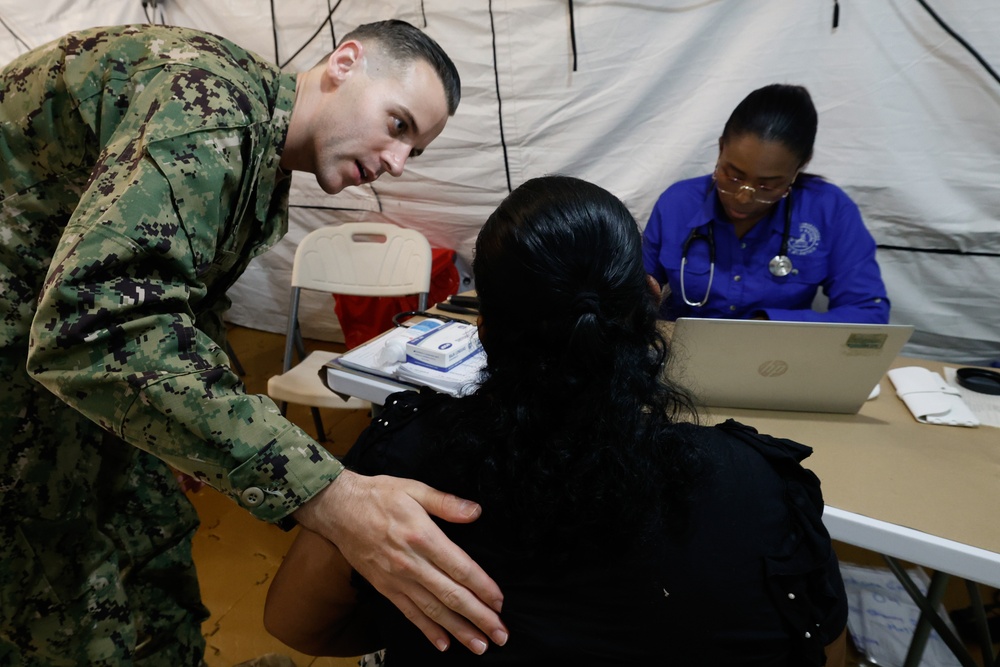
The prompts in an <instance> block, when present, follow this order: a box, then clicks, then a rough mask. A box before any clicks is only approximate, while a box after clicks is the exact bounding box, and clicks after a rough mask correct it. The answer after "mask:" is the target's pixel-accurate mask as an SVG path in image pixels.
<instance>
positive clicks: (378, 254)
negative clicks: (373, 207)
mask: <svg viewBox="0 0 1000 667" xmlns="http://www.w3.org/2000/svg"><path fill="white" fill-rule="evenodd" d="M431 264H432V256H431V246H430V244H429V243H428V242H427V239H426V238H424V235H423V234H421V233H420V232H418V231H416V230H414V229H405V228H403V227H397V226H396V225H392V224H388V223H382V222H348V223H344V224H342V225H336V226H330V227H321V228H319V229H316V230H314V231H312V232H310V233H309V234H307V235H306V236H305V238H303V239H302V241H301V242H300V243H299V246H298V248H297V249H296V250H295V260H294V263H293V264H292V287H297V288H302V289H312V290H321V291H325V292H333V293H335V294H351V295H358V296H405V295H409V294H420V295H421V296H422V297H423V298H422V299H421V301H426V295H427V293H428V292H430V288H431Z"/></svg>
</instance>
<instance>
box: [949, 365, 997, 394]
mask: <svg viewBox="0 0 1000 667" xmlns="http://www.w3.org/2000/svg"><path fill="white" fill-rule="evenodd" d="M955 376H956V377H957V378H958V383H959V384H960V385H962V386H963V387H965V388H966V389H970V390H972V391H978V392H979V393H980V394H996V395H1000V373H997V372H996V371H991V370H987V369H985V368H959V369H958V370H957V371H955Z"/></svg>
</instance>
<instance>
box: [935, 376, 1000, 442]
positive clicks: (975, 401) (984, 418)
mask: <svg viewBox="0 0 1000 667" xmlns="http://www.w3.org/2000/svg"><path fill="white" fill-rule="evenodd" d="M957 370H958V369H956V368H952V367H951V366H945V367H944V378H945V380H947V381H948V384H950V385H951V386H953V387H955V389H958V393H959V395H961V397H962V400H963V401H965V404H966V405H968V406H969V409H970V410H972V414H974V415H976V418H978V419H979V422H980V423H981V424H983V425H984V426H996V427H998V428H1000V395H994V394H984V393H982V392H979V391H972V390H971V389H966V388H965V387H963V386H962V385H960V384H958V380H957V379H956V371H957Z"/></svg>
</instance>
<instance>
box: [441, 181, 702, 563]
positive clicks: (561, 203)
mask: <svg viewBox="0 0 1000 667" xmlns="http://www.w3.org/2000/svg"><path fill="white" fill-rule="evenodd" d="M641 244H642V241H641V235H640V232H639V228H638V226H637V225H636V222H635V220H634V219H633V217H632V215H631V214H630V213H629V211H628V209H627V208H626V207H625V205H624V204H622V202H621V201H619V200H618V199H617V198H616V197H614V196H613V195H612V194H610V193H609V192H607V191H606V190H604V189H602V188H600V187H598V186H596V185H593V184H591V183H588V182H586V181H582V180H579V179H576V178H570V177H565V176H547V177H543V178H535V179H532V180H529V181H527V182H526V183H524V184H523V185H521V186H520V187H518V188H517V189H515V190H514V191H513V192H512V193H511V194H510V195H509V196H508V197H507V198H506V199H505V200H504V201H503V203H501V204H500V206H499V207H498V208H497V210H496V211H495V212H494V213H493V215H491V216H490V218H489V219H488V220H487V221H486V224H485V225H484V226H483V228H482V230H481V231H480V234H479V238H478V239H477V242H476V249H475V258H474V262H473V271H474V274H475V279H476V289H477V291H478V293H479V298H480V302H481V313H482V318H483V329H482V340H483V345H484V347H485V349H486V352H487V357H488V361H487V366H486V371H485V376H484V379H483V382H482V384H481V386H480V388H479V390H478V391H477V392H476V394H474V395H473V396H471V397H468V398H466V399H463V400H461V401H457V402H454V403H452V404H451V405H450V407H449V409H448V410H447V412H448V414H447V415H446V416H445V418H444V419H443V420H442V421H441V423H444V424H447V429H446V430H445V429H442V432H441V433H439V434H438V436H439V438H438V439H439V443H441V447H443V448H444V449H446V450H447V451H448V452H449V454H448V456H449V457H451V461H452V463H454V464H455V465H456V466H457V467H459V468H464V469H465V471H466V475H467V474H468V470H469V469H470V468H471V469H474V470H476V471H478V474H477V479H476V480H475V482H474V487H473V488H474V492H475V493H477V494H478V496H477V497H476V499H477V500H479V501H480V502H482V503H483V505H484V507H485V508H487V509H486V511H489V512H492V513H493V516H494V517H495V516H497V515H498V514H499V515H502V516H503V517H504V518H505V520H507V521H509V522H510V527H511V529H512V530H514V531H516V532H517V533H519V534H520V535H521V536H522V538H523V539H522V545H525V546H527V548H529V549H530V550H534V551H535V552H537V554H546V555H549V556H551V555H553V554H556V553H567V552H568V551H569V550H575V549H577V548H578V546H579V545H580V543H581V542H590V544H589V547H588V548H589V549H590V551H591V552H592V553H593V552H594V548H596V550H597V551H598V552H599V551H602V550H604V549H605V548H607V547H615V548H617V547H620V546H621V545H622V540H628V541H632V540H635V539H641V538H642V536H644V535H647V534H649V533H650V531H653V530H659V529H661V528H662V527H663V519H664V517H665V516H667V515H668V514H670V511H671V510H672V509H674V508H677V507H679V506H680V502H679V501H680V499H682V498H683V497H684V496H685V495H686V493H687V491H688V488H689V481H690V479H691V478H692V473H693V471H694V467H693V465H692V463H691V448H690V447H685V446H681V443H680V441H679V438H678V437H677V436H676V434H674V433H673V423H674V421H675V419H676V418H677V417H678V416H680V415H687V414H692V415H693V414H694V411H693V407H692V405H691V402H690V399H689V397H688V396H687V395H686V394H685V393H684V392H683V391H681V390H680V389H678V388H676V387H673V386H672V385H670V384H669V383H668V382H667V381H666V380H665V379H664V377H663V367H664V364H665V361H666V358H667V343H666V341H665V340H664V338H663V336H662V335H661V333H660V332H659V330H658V329H657V324H656V305H655V303H654V300H653V298H652V296H651V294H650V292H649V287H648V283H647V278H646V272H645V269H644V268H643V263H642V248H641ZM662 510H666V511H662Z"/></svg>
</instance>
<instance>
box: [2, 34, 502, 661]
mask: <svg viewBox="0 0 1000 667" xmlns="http://www.w3.org/2000/svg"><path fill="white" fill-rule="evenodd" d="M458 98H459V82H458V74H457V71H455V69H454V65H452V63H451V61H450V60H449V59H448V57H447V56H446V55H445V54H444V53H443V51H441V50H440V47H438V46H437V44H436V43H434V42H433V41H431V40H430V39H429V38H427V37H426V36H425V35H423V33H421V32H420V31H418V30H416V29H415V28H413V27H412V26H409V25H408V24H405V23H402V22H397V21H390V22H382V23H378V24H370V25H368V26H362V27H361V28H359V29H358V30H357V31H355V32H354V33H351V34H349V35H347V36H346V37H345V38H344V40H342V42H341V44H340V45H339V46H338V47H337V49H336V50H335V51H334V52H333V53H332V54H331V55H330V57H329V58H328V59H326V60H325V61H324V63H321V64H320V65H318V66H317V67H316V68H313V69H311V70H309V71H307V72H303V73H300V74H298V75H293V74H285V73H281V72H280V71H278V70H277V69H276V68H275V67H273V66H272V65H269V64H268V63H266V62H265V61H263V60H261V59H260V58H259V57H257V56H255V55H253V54H251V53H248V52H247V51H245V50H243V49H241V48H240V47H238V46H236V45H235V44H233V43H232V42H229V41H227V40H225V39H221V38H219V37H215V36H213V35H208V34H205V33H201V32H198V31H194V30H190V29H181V28H172V27H164V26H132V27H119V28H96V29H90V30H85V31H81V32H78V33H73V34H70V35H67V36H66V37H63V38H61V39H59V40H56V41H54V42H51V43H49V44H47V45H45V46H42V47H39V48H38V49H35V50H34V51H32V52H29V53H27V54H25V55H24V56H21V57H20V58H18V59H16V60H15V61H14V62H12V63H11V64H10V65H8V66H7V67H6V68H5V69H4V70H2V72H0V316H2V320H0V510H2V515H0V516H2V518H0V563H2V567H0V664H4V665H62V664H65V665H74V664H89V665H131V664H148V665H152V664H164V665H167V664H169V665H194V664H199V663H200V661H201V657H202V652H203V650H204V641H203V639H202V637H201V633H200V621H201V620H203V619H204V618H205V616H206V611H205V609H204V608H203V607H202V605H201V603H200V599H199V592H198V585H197V581H196V580H195V578H194V569H193V566H192V561H191V550H190V545H191V537H192V535H193V533H194V531H195V528H196V526H197V516H196V514H195V513H194V511H193V510H192V508H191V506H190V504H189V503H188V502H187V499H186V498H185V497H184V496H183V494H182V493H181V492H180V491H179V489H178V486H177V484H176V482H175V480H174V479H173V476H172V474H171V472H170V470H169V469H168V467H167V466H166V465H165V463H164V461H165V462H166V463H169V464H170V465H172V466H174V467H176V468H178V469H180V470H182V471H184V472H186V473H188V474H189V475H192V476H194V477H196V478H197V479H199V480H202V481H204V482H206V483H208V484H210V485H212V486H213V487H215V488H217V489H219V490H220V491H222V492H223V493H225V494H227V495H229V496H230V497H231V498H233V500H235V501H236V502H238V503H240V504H241V505H242V506H244V507H245V508H247V509H248V510H249V511H250V512H252V513H253V514H254V515H255V516H257V517H258V518H260V519H263V520H265V521H271V522H279V523H280V522H283V521H290V520H291V517H292V515H293V514H294V518H295V519H297V520H299V521H301V522H302V523H303V524H305V525H309V526H310V527H314V528H315V529H316V530H318V531H319V532H321V533H323V534H324V535H326V536H327V537H328V538H329V539H331V540H333V541H335V542H337V543H338V545H339V546H341V547H342V548H343V549H345V550H346V551H345V554H350V555H348V558H349V559H351V561H352V563H354V564H355V566H356V567H358V568H359V570H360V571H361V572H362V573H363V574H365V576H367V577H368V578H369V579H372V580H373V582H378V583H377V584H376V585H380V586H382V587H384V589H385V590H386V591H387V592H388V594H389V595H390V596H391V597H392V599H395V600H397V604H399V605H400V607H401V608H403V609H404V610H410V611H415V614H414V618H415V622H416V623H417V624H418V625H419V626H420V627H421V628H422V629H424V631H425V633H426V634H427V635H428V637H429V638H430V639H432V640H434V641H436V642H447V634H446V633H445V630H448V631H450V632H452V633H453V634H455V636H456V637H458V638H459V639H460V640H461V641H462V642H463V643H465V644H466V645H468V646H470V647H473V648H474V649H475V650H479V649H482V650H485V644H483V643H482V639H483V638H485V635H484V634H482V633H480V632H479V630H477V629H476V628H475V627H474V625H475V626H479V628H482V629H483V631H484V632H485V633H487V634H492V635H493V637H494V638H499V640H500V641H502V640H503V638H504V635H503V632H502V625H501V624H500V621H499V618H498V617H497V616H496V614H495V613H494V612H493V610H492V609H491V608H490V607H496V608H498V607H499V600H500V592H499V590H498V589H497V588H496V586H495V584H494V583H493V582H492V581H491V580H489V578H488V577H486V575H485V573H483V572H482V571H481V570H479V568H478V567H476V566H475V564H474V563H472V561H471V560H469V559H468V557H467V556H465V555H464V554H462V553H460V552H458V550H457V547H454V545H452V544H451V543H450V542H446V541H444V540H443V537H442V538H440V539H435V533H434V531H435V530H436V529H435V527H434V526H433V524H432V523H431V520H430V519H429V517H428V516H427V513H426V512H431V513H433V514H437V515H438V516H441V517H442V518H446V519H448V520H471V519H473V518H474V517H475V515H476V513H477V511H478V510H477V508H476V507H475V506H474V505H472V504H468V503H463V502H461V501H458V500H457V499H454V498H449V497H445V496H443V495H442V494H437V492H435V491H433V490H430V489H427V488H426V487H420V486H415V485H413V484H411V483H410V482H408V481H404V480H393V479H391V478H383V479H380V478H365V477H361V476H358V475H355V474H353V473H349V472H344V473H343V475H341V471H342V466H341V465H340V464H339V463H338V462H337V461H336V460H335V459H334V458H333V457H332V456H331V455H330V454H329V453H328V452H327V451H326V450H325V449H324V448H323V447H321V446H319V445H318V444H317V443H315V442H314V441H313V440H312V439H311V438H310V437H309V436H307V435H306V434H305V433H304V432H303V431H302V430H300V429H298V428H297V427H296V426H294V425H293V424H291V423H290V422H288V421H287V420H286V419H284V418H283V417H282V416H281V415H280V414H279V412H278V410H277V409H276V407H275V406H274V404H273V403H272V402H271V401H270V400H269V399H268V398H266V397H264V396H250V395H246V394H245V392H244V390H243V387H242V385H241V383H240V380H239V378H238V377H237V376H236V375H235V374H234V373H233V371H232V370H230V367H229V360H228V359H227V357H226V354H225V352H224V347H223V344H224V328H223V326H222V320H221V312H222V311H223V310H224V309H225V307H226V306H228V301H227V299H226V297H225V294H226V291H227V290H228V289H229V287H230V286H231V285H232V284H233V282H234V281H235V280H236V279H237V278H238V276H239V275H240V274H241V273H242V271H243V270H244V269H245V268H246V265H247V263H248V262H249V261H250V259H251V258H252V257H254V256H255V255H257V254H259V253H261V252H263V251H264V250H265V249H266V248H267V247H269V246H271V245H272V244H273V243H275V242H276V241H277V240H278V239H279V238H280V237H281V236H282V234H284V233H285V231H286V225H287V204H288V191H289V183H290V170H293V169H298V170H303V171H309V172H312V173H314V174H315V175H316V178H317V180H318V182H319V184H320V185H321V187H323V189H324V190H326V191H327V192H330V193H334V192H338V191H339V190H341V189H342V188H344V187H346V186H348V185H352V184H358V183H362V182H368V181H372V180H374V179H375V178H377V177H378V176H379V175H380V174H381V173H382V172H384V171H389V172H390V173H392V174H393V175H398V174H399V173H401V172H402V168H403V164H404V163H405V161H406V159H407V157H410V156H411V155H415V154H418V153H419V152H420V151H422V150H423V149H424V148H425V147H426V145H427V144H428V143H430V141H431V140H433V139H434V138H435V137H436V136H437V135H438V134H439V133H440V132H441V130H442V129H443V127H444V124H445V122H446V121H447V117H448V116H449V115H452V114H454V112H455V107H456V106H457V104H458ZM293 107H294V111H293ZM333 480H336V481H334V482H333V483H331V481H333ZM425 510H426V511H425ZM394 545H399V546H394ZM456 552H458V553H456ZM352 556H353V558H352ZM443 572H448V573H458V574H454V575H451V574H449V575H448V576H446V575H444V574H443ZM452 576H454V578H455V579H456V581H452ZM456 591H457V592H456ZM449 595H450V596H451V597H450V600H449V601H447V606H445V603H444V602H439V601H438V599H443V598H445V597H446V596H449ZM436 598H437V599H436ZM480 600H485V601H487V602H488V603H489V606H487V605H486V604H484V603H483V602H480ZM448 607H451V609H452V610H454V611H450V610H449V609H448ZM456 612H457V613H456ZM466 618H468V619H470V620H471V623H470V622H469V621H467V620H465V619H466ZM442 626H443V627H442Z"/></svg>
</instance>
